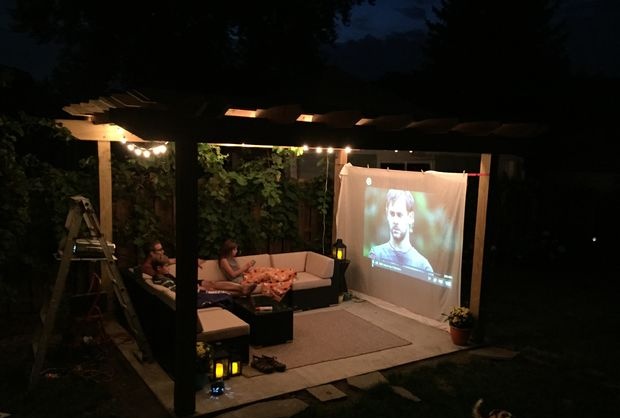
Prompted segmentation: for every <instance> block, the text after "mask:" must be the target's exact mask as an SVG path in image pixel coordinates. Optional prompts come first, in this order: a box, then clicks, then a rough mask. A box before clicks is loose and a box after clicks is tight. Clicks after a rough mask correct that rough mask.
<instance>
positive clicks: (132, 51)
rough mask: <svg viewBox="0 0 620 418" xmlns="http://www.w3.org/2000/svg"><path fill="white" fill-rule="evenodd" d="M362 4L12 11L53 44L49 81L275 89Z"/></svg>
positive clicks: (328, 1)
mask: <svg viewBox="0 0 620 418" xmlns="http://www.w3.org/2000/svg"><path fill="white" fill-rule="evenodd" d="M365 2H367V0H335V1H334V0H317V1H311V2H301V1H294V2H279V1H261V2H246V3H243V4H239V3H235V2H222V1H219V2H212V1H209V2H206V1H193V0H190V1H187V0H185V1H180V2H152V1H138V2H127V1H119V0H111V1H108V2H106V3H105V4H101V3H96V2H75V1H73V0H56V1H52V2H50V1H47V0H17V1H16V7H15V9H14V12H13V17H14V22H15V28H16V29H17V30H19V31H22V32H28V33H30V34H32V35H34V36H35V37H36V38H37V39H39V40H40V41H41V42H52V43H55V44H57V45H58V46H59V47H60V48H61V54H60V65H59V67H58V68H57V72H56V76H57V81H58V82H60V81H64V82H65V83H64V85H63V88H66V89H68V88H72V89H73V90H74V91H75V92H79V93H80V94H81V95H83V96H84V95H85V97H92V96H95V95H98V94H101V92H102V91H106V90H107V88H108V87H110V86H112V85H114V86H119V85H120V86H121V87H123V88H127V86H130V87H132V88H133V87H138V86H142V87H159V88H176V89H188V88H191V89H194V90H195V89H202V90H207V89H209V90H212V91H213V90H217V89H218V88H219V87H221V86H222V85H227V87H228V92H230V88H234V87H235V86H236V87H240V88H244V89H247V88H248V87H252V86H261V87H263V88H267V89H269V90H270V91H273V90H274V89H278V86H279V85H283V84H287V85H288V87H291V84H290V83H289V81H290V80H291V79H295V80H300V79H303V77H304V75H307V74H311V73H312V71H314V70H315V69H316V68H317V66H318V65H320V58H319V54H318V50H319V47H320V46H321V45H322V44H325V43H332V42H333V41H334V40H335V39H336V32H335V30H336V24H337V22H339V21H340V22H343V23H345V24H347V23H348V22H349V19H350V13H351V9H352V8H353V7H354V6H355V5H358V4H362V3H365ZM369 2H370V3H374V0H371V1H369ZM243 80H251V82H250V83H248V84H247V85H245V83H244V81H243ZM226 81H231V83H230V84H228V83H226ZM245 91H247V90H245Z"/></svg>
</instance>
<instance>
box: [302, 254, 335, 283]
mask: <svg viewBox="0 0 620 418" xmlns="http://www.w3.org/2000/svg"><path fill="white" fill-rule="evenodd" d="M306 273H312V274H314V275H315V276H319V277H321V278H323V279H328V278H331V277H332V276H333V275H334V259H333V258H331V257H327V256H326V255H323V254H319V253H315V252H312V251H308V257H307V258H306Z"/></svg>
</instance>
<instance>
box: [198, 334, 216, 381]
mask: <svg viewBox="0 0 620 418" xmlns="http://www.w3.org/2000/svg"><path fill="white" fill-rule="evenodd" d="M211 367H213V347H212V346H211V344H207V343H204V342H202V341H196V390H199V389H202V388H203V387H204V386H205V385H206V384H207V382H208V381H209V373H210V371H211Z"/></svg>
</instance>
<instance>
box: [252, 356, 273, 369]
mask: <svg viewBox="0 0 620 418" xmlns="http://www.w3.org/2000/svg"><path fill="white" fill-rule="evenodd" d="M250 366H252V367H254V368H255V369H256V370H258V371H259V372H261V373H267V374H268V373H273V371H274V367H273V365H272V364H271V362H270V361H269V360H267V359H266V358H264V357H258V356H254V355H253V356H252V363H250Z"/></svg>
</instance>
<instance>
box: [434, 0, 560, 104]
mask: <svg viewBox="0 0 620 418" xmlns="http://www.w3.org/2000/svg"><path fill="white" fill-rule="evenodd" d="M556 9H557V5H556V1H555V0H507V1H494V0H442V1H441V5H440V6H439V7H437V8H434V12H435V14H436V19H434V20H432V21H428V22H427V24H428V29H429V34H428V38H427V44H426V49H425V50H426V54H427V57H426V58H427V64H426V68H425V73H426V75H427V76H428V77H431V78H432V79H433V80H434V81H435V83H433V88H434V89H435V92H434V93H435V95H434V96H435V97H436V98H437V100H439V101H442V102H444V103H445V104H447V103H452V107H453V109H467V108H468V109H474V110H475V109H479V110H481V111H484V112H485V113H486V114H487V115H489V114H493V113H497V112H501V111H503V110H504V111H505V110H506V109H509V110H510V111H511V112H512V114H513V115H514V114H515V113H518V112H520V111H522V110H523V107H531V106H534V105H536V104H537V103H535V102H536V100H535V98H538V99H542V98H544V97H545V96H548V95H549V94H550V93H551V91H552V90H554V88H555V87H557V86H558V84H559V82H561V81H563V80H564V79H565V76H567V74H568V61H567V55H566V51H565V45H564V43H565V32H564V27H563V24H562V22H561V21H559V19H558V18H557V16H556V14H555V12H556Z"/></svg>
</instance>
